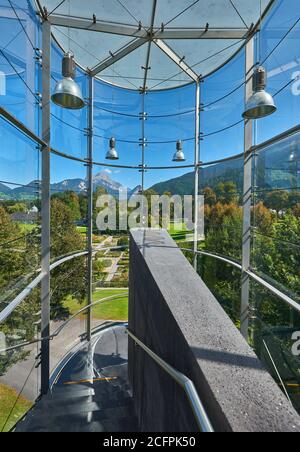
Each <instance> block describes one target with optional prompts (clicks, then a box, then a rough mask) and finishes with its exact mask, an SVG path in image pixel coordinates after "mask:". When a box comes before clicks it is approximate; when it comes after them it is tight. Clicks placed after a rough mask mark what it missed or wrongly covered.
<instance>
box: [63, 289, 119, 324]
mask: <svg viewBox="0 0 300 452" xmlns="http://www.w3.org/2000/svg"><path fill="white" fill-rule="evenodd" d="M119 294H121V295H122V296H121V297H120V298H119V299H117V300H111V301H104V302H103V303H99V304H98V305H96V306H95V307H93V319H95V320H124V321H126V320H128V295H127V292H126V289H103V290H102V289H100V290H98V291H96V292H95V293H94V295H93V301H94V302H95V301H98V300H101V299H103V298H107V297H111V296H113V295H119ZM65 306H66V307H68V308H69V310H70V312H71V314H75V313H76V312H78V311H79V310H80V309H81V308H82V307H83V306H81V305H79V304H78V302H77V301H76V300H74V299H71V298H68V300H67V301H66V303H65Z"/></svg>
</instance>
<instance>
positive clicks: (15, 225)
mask: <svg viewBox="0 0 300 452" xmlns="http://www.w3.org/2000/svg"><path fill="white" fill-rule="evenodd" d="M0 139H1V143H2V144H1V147H0V174H1V175H0V180H1V182H0V210H1V215H0V247H1V252H0V255H1V259H0V261H1V262H0V285H1V297H0V298H1V301H2V302H5V301H6V300H7V298H8V301H11V300H12V299H13V296H14V295H15V296H16V295H17V294H18V293H19V292H20V291H21V290H22V289H24V287H26V286H27V284H28V283H29V281H30V280H31V279H33V278H34V276H33V275H34V274H35V272H36V271H37V270H38V268H39V265H40V235H41V231H40V211H41V199H40V179H41V177H40V159H41V151H40V149H39V147H37V145H36V143H35V142H33V141H31V140H30V139H29V138H27V137H26V136H25V135H24V134H23V133H22V132H20V131H18V130H17V129H16V128H15V127H13V126H12V125H11V124H10V123H8V122H6V121H5V120H4V119H0ZM28 279H29V281H28Z"/></svg>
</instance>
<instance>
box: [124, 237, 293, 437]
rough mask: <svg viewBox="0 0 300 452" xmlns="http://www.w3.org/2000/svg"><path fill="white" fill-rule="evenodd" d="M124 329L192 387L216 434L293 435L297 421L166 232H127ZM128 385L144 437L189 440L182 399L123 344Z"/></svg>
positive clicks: (140, 354) (190, 425)
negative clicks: (174, 435) (184, 435)
mask: <svg viewBox="0 0 300 452" xmlns="http://www.w3.org/2000/svg"><path fill="white" fill-rule="evenodd" d="M129 277H130V288H129V329H130V330H131V331H132V332H133V334H135V336H137V337H138V338H139V339H140V340H141V341H142V342H144V344H146V345H147V346H148V347H149V348H150V349H152V350H153V351H154V352H155V353H156V354H157V355H159V356H160V357H161V358H163V359H164V360H165V361H166V362H168V363H169V364H170V365H172V366H173V367H174V368H176V369H177V370H179V371H180V372H182V373H183V374H185V375H187V376H188V377H189V378H190V379H191V380H192V381H193V383H194V384H195V386H196V389H197V391H198V394H199V396H200V398H201V400H202V402H203V404H204V406H205V408H206V410H207V413H208V415H209V418H210V420H211V422H212V423H213V426H214V429H215V430H216V431H220V432H231V431H234V432H273V431H274V432H281V431H284V432H285V431H300V417H299V416H298V414H297V413H296V412H295V411H294V409H293V408H292V407H291V406H290V404H289V403H288V401H287V400H286V398H285V397H284V395H283V394H282V393H281V391H280V390H279V388H278V387H277V385H276V384H275V382H274V381H273V380H272V378H271V377H270V376H269V374H268V373H267V372H266V371H265V370H264V369H263V368H262V366H261V364H260V362H259V360H258V359H257V357H256V356H255V354H254V353H253V351H252V350H251V349H250V347H249V346H248V344H247V343H246V341H245V340H244V339H243V337H242V336H241V334H240V333H239V331H238V330H237V329H236V328H235V326H234V325H233V323H232V322H231V320H230V319H229V318H228V317H227V315H226V314H225V312H224V311H223V309H222V308H221V306H220V305H219V303H218V302H217V300H216V299H215V298H214V296H213V295H212V294H211V292H210V291H209V290H208V288H207V287H206V286H205V284H204V283H203V281H202V280H201V278H200V277H199V276H198V275H197V273H196V272H195V271H194V269H193V268H192V266H191V265H190V264H189V262H188V261H187V260H186V258H185V257H184V255H183V254H182V252H181V251H180V250H179V249H178V247H177V245H176V244H175V242H174V241H173V240H172V239H171V238H170V236H169V235H168V234H167V232H166V231H153V230H133V231H132V232H131V244H130V275H129ZM129 378H130V381H131V385H132V388H133V395H134V403H135V410H136V414H137V416H138V419H139V422H140V427H141V430H142V431H145V432H193V431H197V426H196V423H195V420H194V417H193V414H192V412H191V409H190V406H189V404H188V402H187V399H186V396H185V394H184V392H183V390H182V388H180V387H179V386H178V385H177V384H176V383H175V382H174V381H172V379H171V378H170V377H169V376H168V375H166V374H165V373H164V371H163V370H161V369H160V368H159V366H158V365H157V364H156V363H155V362H153V360H152V359H151V358H150V357H148V356H147V355H146V354H145V352H144V351H143V350H141V349H140V348H139V347H137V346H136V345H135V344H134V343H133V341H132V340H131V339H129Z"/></svg>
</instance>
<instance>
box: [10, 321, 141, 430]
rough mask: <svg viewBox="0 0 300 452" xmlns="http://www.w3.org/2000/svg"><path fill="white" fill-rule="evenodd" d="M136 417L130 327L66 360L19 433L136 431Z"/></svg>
mask: <svg viewBox="0 0 300 452" xmlns="http://www.w3.org/2000/svg"><path fill="white" fill-rule="evenodd" d="M91 350H92V352H91ZM91 353H92V354H91ZM125 355H126V356H125ZM91 357H92V359H91ZM125 358H126V359H125ZM133 413H134V410H133V403H132V397H131V394H130V388H129V385H128V381H127V335H126V332H125V326H117V327H113V328H109V329H107V330H105V331H102V332H101V333H100V334H99V336H97V337H94V338H93V343H92V345H88V346H87V345H86V344H85V345H84V346H83V347H81V348H80V349H79V350H78V351H77V352H76V353H75V354H74V355H73V356H72V358H71V359H70V360H69V361H67V362H66V364H65V365H64V367H63V368H62V369H61V371H60V373H59V375H58V377H57V379H56V382H55V384H54V385H53V387H52V389H51V391H50V392H49V394H48V395H47V396H44V397H42V399H41V400H40V401H39V402H37V404H36V405H35V407H34V408H33V410H32V411H31V412H29V413H28V415H27V416H26V418H25V419H24V420H23V421H22V422H20V423H19V424H18V425H17V426H16V429H15V431H16V432H136V431H138V427H137V420H136V418H135V416H134V415H133Z"/></svg>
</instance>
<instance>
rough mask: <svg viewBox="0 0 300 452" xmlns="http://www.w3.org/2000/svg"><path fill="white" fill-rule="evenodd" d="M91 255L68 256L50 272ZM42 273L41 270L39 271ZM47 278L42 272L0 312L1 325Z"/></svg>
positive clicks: (54, 264)
mask: <svg viewBox="0 0 300 452" xmlns="http://www.w3.org/2000/svg"><path fill="white" fill-rule="evenodd" d="M125 248H128V246H127V245H122V246H110V247H103V248H101V249H94V250H93V254H96V253H98V252H100V251H107V250H112V249H113V250H119V249H125ZM88 254H89V251H87V250H86V251H79V252H76V253H73V254H69V255H67V256H64V257H63V258H61V259H59V260H58V261H56V262H54V263H53V264H51V265H50V271H53V270H54V269H56V268H57V267H59V266H60V265H62V264H65V263H66V262H68V261H70V260H73V259H76V258H78V257H82V256H87V255H88ZM38 271H40V270H38ZM45 276H46V273H42V272H40V273H39V274H38V276H37V277H36V278H35V279H34V280H33V281H32V282H31V283H30V284H29V285H28V286H27V287H26V288H25V289H24V290H23V291H22V292H21V293H20V294H19V295H18V296H17V297H16V298H15V299H14V300H13V301H12V302H11V303H9V305H8V306H7V307H6V308H5V309H3V311H1V312H0V324H1V323H3V322H4V321H5V320H6V319H7V318H8V317H9V316H10V315H11V314H12V312H13V311H14V310H15V309H16V308H17V307H18V306H19V305H20V304H21V303H22V301H24V300H25V298H27V297H28V296H29V295H30V294H31V292H32V291H33V290H34V289H36V287H37V286H38V285H39V284H40V283H41V282H42V280H43V278H44V277H45Z"/></svg>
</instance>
